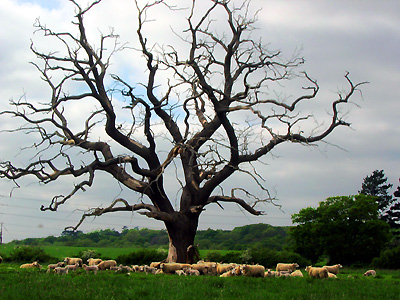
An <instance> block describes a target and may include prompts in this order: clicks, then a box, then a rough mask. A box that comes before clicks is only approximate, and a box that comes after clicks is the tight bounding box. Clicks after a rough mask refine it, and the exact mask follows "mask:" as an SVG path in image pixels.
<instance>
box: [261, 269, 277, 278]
mask: <svg viewBox="0 0 400 300" xmlns="http://www.w3.org/2000/svg"><path fill="white" fill-rule="evenodd" d="M277 276H279V272H276V271H271V269H267V271H265V273H264V277H277Z"/></svg>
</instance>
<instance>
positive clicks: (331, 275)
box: [328, 272, 337, 278]
mask: <svg viewBox="0 0 400 300" xmlns="http://www.w3.org/2000/svg"><path fill="white" fill-rule="evenodd" d="M328 278H337V276H336V274H333V273H330V272H328Z"/></svg>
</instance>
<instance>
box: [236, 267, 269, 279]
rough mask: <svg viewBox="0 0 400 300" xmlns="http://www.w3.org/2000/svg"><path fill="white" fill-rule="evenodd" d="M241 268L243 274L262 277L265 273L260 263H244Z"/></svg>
mask: <svg viewBox="0 0 400 300" xmlns="http://www.w3.org/2000/svg"><path fill="white" fill-rule="evenodd" d="M242 270H243V275H244V276H250V277H264V275H265V267H264V266H261V265H244V266H243V267H242Z"/></svg>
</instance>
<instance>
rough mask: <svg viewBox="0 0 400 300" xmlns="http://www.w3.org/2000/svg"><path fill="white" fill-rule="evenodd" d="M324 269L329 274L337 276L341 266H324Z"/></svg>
mask: <svg viewBox="0 0 400 300" xmlns="http://www.w3.org/2000/svg"><path fill="white" fill-rule="evenodd" d="M324 268H326V269H327V270H328V272H329V273H332V274H335V275H337V274H339V270H340V268H343V266H342V265H340V264H337V265H334V266H324Z"/></svg>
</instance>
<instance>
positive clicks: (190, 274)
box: [184, 268, 200, 276]
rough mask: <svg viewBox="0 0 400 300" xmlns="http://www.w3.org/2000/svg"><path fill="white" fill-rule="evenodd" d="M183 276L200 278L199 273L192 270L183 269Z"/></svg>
mask: <svg viewBox="0 0 400 300" xmlns="http://www.w3.org/2000/svg"><path fill="white" fill-rule="evenodd" d="M184 271H185V274H186V275H189V276H200V272H199V271H198V270H194V269H191V268H185V269H184Z"/></svg>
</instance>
